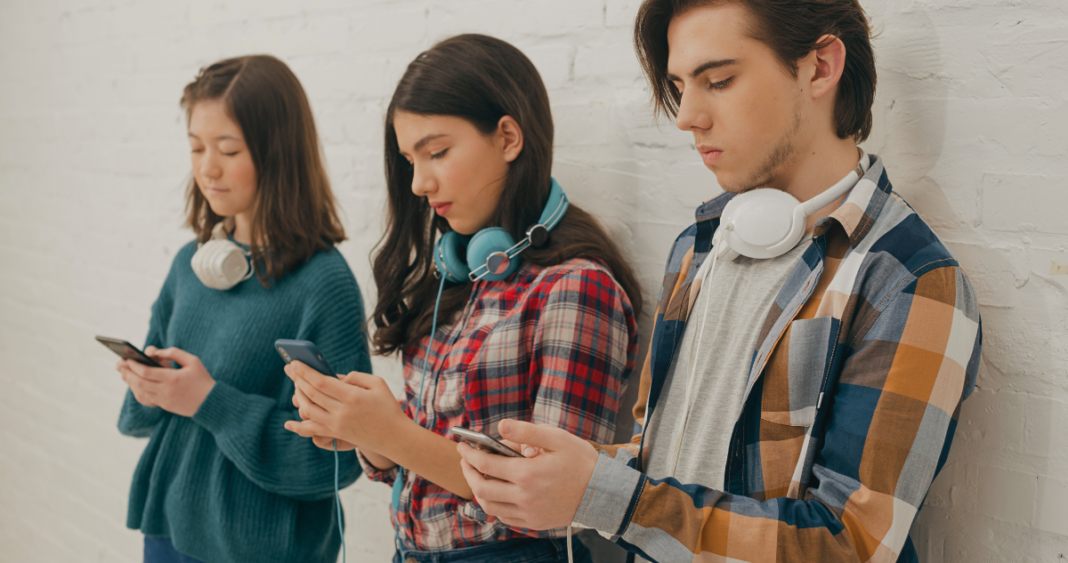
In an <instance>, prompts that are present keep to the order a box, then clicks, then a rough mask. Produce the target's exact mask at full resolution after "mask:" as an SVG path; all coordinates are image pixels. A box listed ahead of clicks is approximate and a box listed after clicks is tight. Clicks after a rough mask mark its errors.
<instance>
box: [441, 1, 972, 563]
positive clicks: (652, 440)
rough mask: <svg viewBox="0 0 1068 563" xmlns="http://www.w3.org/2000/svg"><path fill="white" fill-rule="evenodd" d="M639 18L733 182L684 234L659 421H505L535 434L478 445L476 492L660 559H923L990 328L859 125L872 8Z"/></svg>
mask: <svg viewBox="0 0 1068 563" xmlns="http://www.w3.org/2000/svg"><path fill="white" fill-rule="evenodd" d="M635 39H636V46H637V51H638V57H639V59H640V60H641V62H642V66H643V68H644V70H645V73H646V75H647V77H648V79H649V81H650V83H651V84H652V89H653V93H654V102H655V104H656V107H657V109H658V110H660V111H664V112H666V113H668V114H671V115H673V116H674V117H675V119H676V123H677V125H678V127H679V129H681V130H683V131H689V132H691V133H692V134H693V136H694V141H695V143H696V145H697V149H698V150H699V151H700V154H701V157H702V159H703V160H704V163H705V165H706V166H707V167H708V168H709V169H710V170H712V172H714V173H715V174H716V178H717V179H718V180H719V184H720V186H722V187H723V189H724V190H725V192H726V193H724V194H723V195H721V196H719V197H716V198H715V199H712V200H710V201H708V202H707V203H705V204H703V205H701V206H700V207H698V208H697V212H696V217H697V222H696V223H695V224H693V225H691V226H690V227H689V228H687V229H686V230H685V231H683V232H682V234H681V235H679V237H678V239H677V240H676V241H675V244H674V246H673V247H672V249H671V252H670V254H669V258H668V263H667V271H666V273H665V276H664V284H663V287H662V289H661V294H660V302H659V308H658V309H657V314H656V323H655V326H654V329H653V335H652V344H651V347H650V352H649V356H648V358H647V359H646V363H645V366H644V369H643V371H642V377H641V387H640V396H639V400H638V404H637V405H636V406H635V409H634V412H635V418H636V419H637V420H638V422H639V423H641V425H642V432H641V433H640V434H638V435H637V436H635V437H634V440H633V441H632V442H631V444H628V445H622V446H602V445H594V447H592V448H591V447H590V444H589V443H588V442H585V441H583V440H580V439H578V438H576V437H574V436H572V435H570V434H568V433H566V432H564V431H562V430H558V429H555V428H549V427H545V426H532V425H529V424H526V423H522V422H516V421H504V422H501V423H500V425H499V431H500V433H501V434H502V436H504V437H505V438H507V439H509V440H511V441H513V442H515V443H517V444H524V446H521V447H522V448H523V451H524V453H526V454H527V455H528V456H529V455H533V456H534V457H532V458H525V459H524V458H503V457H495V456H491V455H489V454H485V453H482V452H479V451H475V450H473V449H471V448H469V447H466V446H465V445H462V444H461V445H459V446H458V447H459V448H460V451H461V453H462V454H463V456H464V472H465V475H466V477H467V480H468V482H469V483H470V485H471V488H472V490H473V491H474V494H475V496H476V498H477V500H478V501H479V503H480V504H481V505H482V507H483V508H484V509H485V511H486V512H487V513H489V514H492V515H495V516H498V517H500V518H501V520H502V521H504V522H505V523H507V524H509V525H515V526H523V527H527V528H535V529H547V528H555V527H559V526H566V525H568V524H571V523H572V522H574V523H576V524H578V525H582V526H586V527H590V528H595V529H597V530H598V531H599V532H601V533H602V534H603V535H606V536H609V537H611V538H612V539H613V540H615V541H617V542H618V543H619V544H620V545H622V546H623V547H625V548H627V549H628V550H630V551H631V552H634V553H636V554H638V555H639V556H640V557H643V558H645V559H647V560H650V561H662V562H666V561H691V560H694V559H695V558H698V559H701V560H705V559H706V558H708V559H709V560H718V559H719V558H724V557H725V558H730V559H731V560H738V561H758V562H764V561H916V559H917V558H916V551H915V549H914V547H913V546H912V543H911V541H910V540H909V537H908V533H909V529H910V527H911V526H912V523H913V521H915V519H916V515H917V513H918V511H919V509H920V506H921V505H922V504H923V499H924V497H925V495H926V494H927V491H928V489H929V488H930V486H931V482H932V481H933V480H934V478H935V475H937V474H938V471H939V470H940V469H941V467H942V464H943V463H944V462H945V459H946V455H947V453H948V451H949V447H950V443H951V441H952V438H953V432H954V429H955V427H956V420H957V416H958V414H959V409H960V405H961V402H962V401H963V399H964V398H965V397H967V396H968V395H969V394H970V393H971V391H972V389H973V388H974V383H975V377H976V369H977V367H978V363H979V350H980V345H981V339H982V338H981V328H980V320H979V311H978V306H977V304H976V298H975V294H974V291H973V290H972V287H971V285H970V284H969V282H968V280H967V278H966V277H965V275H964V273H963V271H962V270H961V268H960V266H959V265H958V263H957V261H956V260H955V259H954V258H953V256H952V255H951V254H950V252H949V251H948V250H947V249H946V247H945V246H944V245H943V244H942V243H941V242H940V241H939V239H938V237H937V236H936V235H935V234H934V233H933V232H932V231H931V229H930V227H928V226H927V224H926V223H924V222H923V220H922V219H920V218H919V216H917V215H916V213H915V212H914V211H913V210H912V208H911V207H909V205H908V204H907V203H906V202H905V201H904V200H902V199H901V197H900V196H898V195H897V194H896V193H895V192H894V191H893V190H892V187H891V184H890V179H889V176H888V174H887V172H886V169H885V167H884V164H883V161H882V159H881V158H879V157H878V156H875V155H866V154H864V153H863V152H862V151H860V149H859V148H858V147H857V143H858V142H861V141H863V140H864V139H866V138H867V136H868V134H869V133H870V131H871V123H872V117H871V105H872V101H873V98H874V95H875V66H874V56H873V53H872V49H871V44H870V28H869V26H868V23H867V20H866V18H865V15H864V12H863V10H862V9H861V7H860V5H859V4H858V2H857V0H736V1H721V2H716V1H707V0H706V1H686V0H646V1H645V2H644V3H643V4H642V6H641V8H640V9H639V12H638V18H637V22H636V25H635ZM756 188H770V190H762V191H754V190H755V189H756ZM783 193H785V194H789V195H791V196H793V197H794V198H796V200H798V201H801V202H808V206H809V208H807V209H805V213H808V214H807V217H806V216H805V215H804V214H797V213H791V212H792V211H793V209H794V208H795V207H797V203H796V202H794V201H793V200H788V199H787V200H786V203H785V204H783V202H782V201H780V200H781V199H783ZM820 196H821V197H820ZM777 205H781V206H783V207H782V208H780V209H776V206H777ZM813 207H819V209H812V208H813ZM809 212H810V213H809ZM791 220H792V221H793V222H794V225H797V226H798V227H801V228H800V229H799V230H797V231H795V232H793V233H790V232H789V231H790V224H791ZM736 251H737V252H741V255H740V256H736V255H735V252H736ZM537 448H540V449H537ZM598 452H600V453H599V454H598ZM485 476H489V477H493V478H496V480H495V479H487V478H486V477H485Z"/></svg>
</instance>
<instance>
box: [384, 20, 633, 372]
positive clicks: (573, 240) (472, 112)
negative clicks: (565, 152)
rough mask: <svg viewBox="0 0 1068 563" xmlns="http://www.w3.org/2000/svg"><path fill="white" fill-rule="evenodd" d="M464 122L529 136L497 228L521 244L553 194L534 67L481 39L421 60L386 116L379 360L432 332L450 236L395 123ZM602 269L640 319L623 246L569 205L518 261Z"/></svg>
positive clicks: (546, 114)
mask: <svg viewBox="0 0 1068 563" xmlns="http://www.w3.org/2000/svg"><path fill="white" fill-rule="evenodd" d="M398 111H403V112H408V113H414V114H418V115H451V116H457V117H461V118H463V119H465V120H467V121H468V122H470V123H471V124H472V125H474V126H475V128H477V129H478V130H479V131H481V132H482V133H483V134H486V135H489V134H491V133H493V132H494V131H496V130H497V125H498V122H499V121H500V119H501V118H502V117H504V116H506V115H508V116H511V117H512V118H514V119H515V120H516V122H517V123H518V124H519V127H520V128H521V129H522V131H523V141H524V142H523V150H522V152H521V153H520V154H519V156H518V157H517V158H516V159H515V160H514V161H513V162H512V163H511V164H510V165H509V170H508V176H507V178H506V179H505V186H504V189H503V191H502V193H501V199H500V202H499V204H498V206H497V210H496V213H495V214H494V216H493V217H492V219H491V224H492V225H496V226H500V227H503V228H504V229H506V230H507V231H508V232H509V233H511V234H512V236H513V237H514V238H515V240H519V239H520V238H522V237H523V236H525V231H526V229H527V228H529V227H530V226H531V225H534V224H535V223H537V220H538V217H539V216H540V215H541V212H542V209H543V207H544V206H545V202H546V200H547V199H548V197H549V189H550V187H551V179H550V172H551V168H552V157H553V121H552V113H551V112H550V110H549V95H548V94H547V93H546V91H545V85H544V84H543V83H542V81H541V76H540V75H539V74H538V71H537V69H536V68H534V65H533V63H531V62H530V60H529V59H528V58H527V57H526V56H525V55H523V53H522V52H520V51H519V49H516V48H515V47H513V46H512V45H510V44H508V43H506V42H504V41H501V40H500V39H495V38H493V37H488V36H485V35H473V34H471V35H458V36H456V37H452V38H449V39H446V40H444V41H442V42H440V43H438V44H437V45H434V46H433V47H431V48H430V49H429V50H428V51H426V52H424V53H422V54H420V55H419V56H418V57H416V58H415V60H414V61H412V62H411V64H409V65H408V68H407V70H406V71H405V72H404V76H402V77H401V79H400V82H399V83H398V84H397V89H396V91H395V92H394V93H393V99H392V100H390V103H389V109H388V110H387V111H386V123H385V164H386V187H387V189H388V191H389V216H388V218H387V227H386V232H385V234H384V235H383V237H382V240H381V241H380V242H379V245H378V249H377V251H376V253H375V257H374V264H373V269H374V276H375V283H376V284H377V286H378V304H377V305H376V307H375V310H374V314H373V315H372V317H371V318H372V322H374V324H375V326H376V328H377V330H376V331H375V335H374V339H373V344H374V348H375V352H376V353H377V354H382V355H388V354H392V353H394V352H397V351H403V350H405V349H407V348H408V347H410V346H412V345H414V344H416V343H417V342H418V341H419V340H420V339H421V338H422V337H424V336H426V335H427V334H429V333H430V328H431V321H432V318H431V317H432V316H433V313H434V300H435V298H436V296H437V285H438V280H437V278H436V277H435V276H434V273H433V272H434V259H433V250H434V244H435V242H436V240H437V237H438V235H439V234H440V233H444V232H446V231H448V230H449V224H448V221H446V220H445V219H444V218H442V217H438V216H437V215H435V214H434V213H433V211H432V209H431V208H430V205H429V204H428V203H427V200H426V198H425V197H419V196H416V195H415V194H414V193H412V167H411V165H410V164H409V163H408V161H407V160H406V159H405V158H404V157H403V156H402V155H401V154H400V148H399V147H398V145H397V134H396V132H395V131H394V129H393V116H394V115H395V114H396V112H398ZM579 257H581V258H589V259H592V260H596V261H599V262H601V263H602V264H604V265H605V266H606V267H607V268H608V269H609V270H610V271H611V273H612V276H613V277H614V278H615V279H616V281H618V282H619V284H620V285H621V286H622V287H623V290H624V291H625V292H626V294H627V296H628V297H629V299H630V302H631V306H632V308H633V310H634V312H635V315H637V314H638V313H639V311H640V310H641V304H642V296H641V289H640V287H639V285H638V282H637V279H636V278H635V276H634V273H633V272H632V271H631V269H630V266H629V265H628V264H627V262H626V260H624V259H623V256H622V253H621V252H620V250H619V247H618V246H617V245H616V244H615V242H613V241H612V239H611V238H610V237H609V236H608V235H607V233H605V231H604V229H603V228H602V227H601V225H600V224H598V222H597V220H596V219H594V218H593V216H591V215H590V214H589V213H587V212H586V211H584V210H582V209H581V208H580V207H578V206H577V205H575V204H571V206H570V208H569V209H568V211H567V213H566V214H565V215H564V217H563V220H562V221H561V222H560V224H559V225H557V227H556V228H555V229H553V231H552V233H551V235H550V237H549V242H548V244H545V245H544V246H542V247H539V248H530V249H527V250H526V251H524V252H523V254H522V259H523V260H524V261H526V262H529V263H532V264H537V265H540V266H551V265H556V264H560V263H562V262H564V261H566V260H569V259H572V258H579ZM470 290H471V284H470V283H460V284H446V288H445V291H444V294H443V295H442V299H441V312H440V314H439V320H446V321H447V320H448V319H452V318H453V316H454V314H455V313H456V312H457V311H458V310H459V309H460V307H462V306H463V304H464V303H465V302H466V300H467V297H468V295H469V292H470Z"/></svg>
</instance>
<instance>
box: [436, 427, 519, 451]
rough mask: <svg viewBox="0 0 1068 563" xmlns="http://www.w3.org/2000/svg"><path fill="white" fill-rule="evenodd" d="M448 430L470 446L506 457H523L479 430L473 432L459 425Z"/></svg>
mask: <svg viewBox="0 0 1068 563" xmlns="http://www.w3.org/2000/svg"><path fill="white" fill-rule="evenodd" d="M449 432H452V433H453V434H456V435H457V436H459V437H460V439H461V440H463V441H464V442H467V445H469V446H471V447H472V448H477V449H480V450H482V451H484V452H489V453H491V454H497V455H503V456H507V457H523V455H522V454H520V453H519V452H517V451H515V450H513V449H512V448H509V447H508V446H506V445H504V444H502V443H500V442H498V441H497V440H494V439H493V438H490V437H489V436H487V435H485V434H483V433H481V432H475V431H474V430H468V429H467V428H461V427H459V426H453V427H452V428H450V429H449Z"/></svg>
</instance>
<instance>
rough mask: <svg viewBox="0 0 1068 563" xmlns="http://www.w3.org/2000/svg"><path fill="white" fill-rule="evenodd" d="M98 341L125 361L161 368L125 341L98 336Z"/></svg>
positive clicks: (157, 363)
mask: <svg viewBox="0 0 1068 563" xmlns="http://www.w3.org/2000/svg"><path fill="white" fill-rule="evenodd" d="M96 341H97V342H99V343H101V344H103V345H104V346H107V348H108V349H109V350H111V351H112V352H115V353H116V354H118V355H119V357H120V358H122V359H124V360H133V361H135V362H137V363H139V364H144V365H146V366H148V367H153V368H161V367H163V366H161V365H159V362H157V361H156V360H153V359H152V358H150V357H148V356H147V355H146V354H145V353H144V352H142V351H141V350H139V349H138V348H137V346H134V345H133V344H130V343H129V342H127V341H125V340H119V339H118V338H108V337H107V336H97V337H96Z"/></svg>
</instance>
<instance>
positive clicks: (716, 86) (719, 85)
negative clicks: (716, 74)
mask: <svg viewBox="0 0 1068 563" xmlns="http://www.w3.org/2000/svg"><path fill="white" fill-rule="evenodd" d="M733 80H734V77H733V76H732V77H730V78H728V79H726V80H720V81H719V82H711V83H709V84H708V89H709V90H722V89H724V88H726V87H727V86H730V84H731V81H733Z"/></svg>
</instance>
